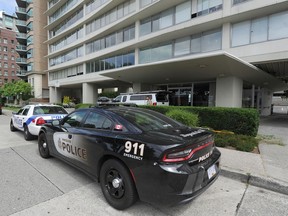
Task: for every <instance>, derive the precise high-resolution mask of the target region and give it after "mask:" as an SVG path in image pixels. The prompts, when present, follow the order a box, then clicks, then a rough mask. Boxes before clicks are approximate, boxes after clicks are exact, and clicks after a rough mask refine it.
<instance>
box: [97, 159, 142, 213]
mask: <svg viewBox="0 0 288 216" xmlns="http://www.w3.org/2000/svg"><path fill="white" fill-rule="evenodd" d="M100 185H101V189H102V192H103V194H104V196H105V198H106V200H107V202H108V203H109V204H110V205H111V206H112V207H114V208H115V209H119V210H123V209H126V208H128V207H130V206H131V205H133V204H134V203H135V202H136V200H137V198H138V196H137V191H136V188H135V185H134V182H133V179H132V177H131V174H130V173H129V171H128V170H127V168H126V167H125V166H124V165H123V164H122V163H121V162H120V161H118V160H115V159H110V160H107V161H106V162H105V163H104V164H103V166H102V167H101V171H100Z"/></svg>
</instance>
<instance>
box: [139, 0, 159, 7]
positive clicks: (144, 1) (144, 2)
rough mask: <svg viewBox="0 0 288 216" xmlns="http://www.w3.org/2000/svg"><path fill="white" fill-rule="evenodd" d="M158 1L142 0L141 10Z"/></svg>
mask: <svg viewBox="0 0 288 216" xmlns="http://www.w3.org/2000/svg"><path fill="white" fill-rule="evenodd" d="M155 1H156V0H140V8H143V7H146V6H147V5H149V4H152V3H153V2H155Z"/></svg>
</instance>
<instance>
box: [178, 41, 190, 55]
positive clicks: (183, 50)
mask: <svg viewBox="0 0 288 216" xmlns="http://www.w3.org/2000/svg"><path fill="white" fill-rule="evenodd" d="M189 53H190V37H186V38H181V39H177V40H176V42H175V49H174V55H175V56H179V55H187V54H189Z"/></svg>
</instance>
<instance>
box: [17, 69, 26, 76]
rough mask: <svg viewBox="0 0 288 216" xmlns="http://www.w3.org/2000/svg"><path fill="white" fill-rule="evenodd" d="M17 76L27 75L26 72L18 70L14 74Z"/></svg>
mask: <svg viewBox="0 0 288 216" xmlns="http://www.w3.org/2000/svg"><path fill="white" fill-rule="evenodd" d="M16 75H17V76H26V75H27V70H18V71H17V72H16Z"/></svg>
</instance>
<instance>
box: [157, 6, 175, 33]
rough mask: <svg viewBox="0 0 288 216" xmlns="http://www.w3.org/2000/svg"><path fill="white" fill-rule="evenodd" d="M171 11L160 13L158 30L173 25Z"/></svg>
mask: <svg viewBox="0 0 288 216" xmlns="http://www.w3.org/2000/svg"><path fill="white" fill-rule="evenodd" d="M173 12H174V10H173V9H169V10H166V11H164V12H162V13H161V18H160V23H159V28H160V29H163V28H167V27H169V26H172V25H173Z"/></svg>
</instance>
